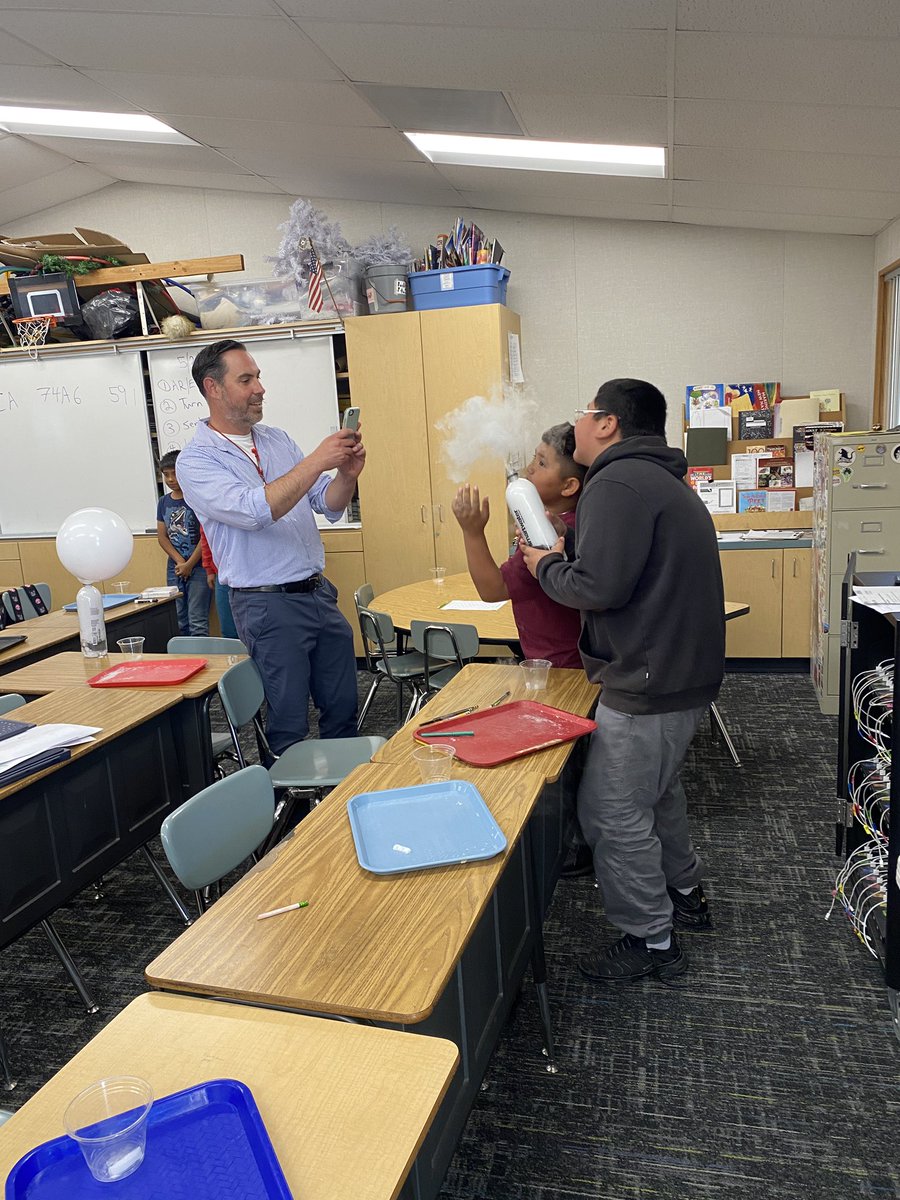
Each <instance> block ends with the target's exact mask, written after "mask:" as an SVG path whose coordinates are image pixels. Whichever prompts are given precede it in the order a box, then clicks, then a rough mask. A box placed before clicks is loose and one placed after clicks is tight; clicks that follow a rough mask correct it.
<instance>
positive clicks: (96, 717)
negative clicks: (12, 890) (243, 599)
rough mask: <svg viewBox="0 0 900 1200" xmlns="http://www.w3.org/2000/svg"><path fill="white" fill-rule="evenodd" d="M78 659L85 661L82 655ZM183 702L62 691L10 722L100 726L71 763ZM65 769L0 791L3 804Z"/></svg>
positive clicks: (170, 696)
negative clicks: (13, 796)
mask: <svg viewBox="0 0 900 1200" xmlns="http://www.w3.org/2000/svg"><path fill="white" fill-rule="evenodd" d="M78 657H79V658H81V655H80V654H79V655H78ZM13 690H14V689H13ZM180 699H181V696H180V695H179V693H178V692H177V691H174V690H173V691H172V692H169V693H167V692H165V691H163V690H162V689H161V688H129V689H127V690H125V689H123V688H107V689H101V688H87V687H80V688H61V689H58V690H56V691H54V692H53V694H52V695H49V696H41V697H40V698H39V699H38V700H32V701H31V703H30V704H25V705H23V707H21V708H17V709H14V710H13V711H12V712H11V713H9V714H7V715H8V718H9V720H12V721H31V722H32V723H33V724H35V725H94V726H99V727H100V730H101V732H100V733H97V734H95V735H94V737H95V740H94V741H93V742H88V743H87V744H86V745H83V746H73V747H72V752H71V758H70V759H69V760H68V761H71V760H72V759H76V758H81V756H82V755H84V754H90V753H91V751H93V750H96V749H97V748H98V747H99V746H102V745H103V744H104V743H105V742H108V741H110V740H111V739H112V738H115V737H119V736H120V735H121V734H123V733H127V732H128V730H129V729H134V728H135V726H137V725H140V724H141V722H142V721H147V720H149V719H150V718H151V717H155V716H156V715H157V714H158V713H161V712H165V710H166V709H167V708H171V707H172V706H173V705H174V704H177V703H178V701H179V700H180ZM65 766H66V763H64V762H63V763H57V765H56V766H53V767H47V768H46V770H44V771H35V773H34V774H33V775H29V776H28V778H27V779H20V780H19V782H18V783H11V784H9V785H8V786H7V787H4V788H0V801H2V800H4V799H5V798H6V797H7V796H11V795H12V794H13V793H14V792H18V791H21V789H22V788H23V787H28V786H30V785H31V784H32V783H34V782H35V780H37V779H43V778H44V776H45V775H49V774H51V773H52V772H53V771H58V770H60V769H61V768H62V767H65Z"/></svg>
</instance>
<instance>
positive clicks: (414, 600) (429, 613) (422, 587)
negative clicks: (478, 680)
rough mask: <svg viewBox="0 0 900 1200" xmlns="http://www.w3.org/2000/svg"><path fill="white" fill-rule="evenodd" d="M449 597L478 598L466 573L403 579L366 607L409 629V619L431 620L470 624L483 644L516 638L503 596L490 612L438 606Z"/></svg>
mask: <svg viewBox="0 0 900 1200" xmlns="http://www.w3.org/2000/svg"><path fill="white" fill-rule="evenodd" d="M450 600H478V592H477V591H476V590H475V584H474V583H473V582H472V580H471V579H470V578H469V576H468V574H466V573H463V574H461V575H448V576H447V578H446V579H445V581H444V582H443V583H442V584H436V583H432V582H431V580H428V581H426V582H424V583H407V584H405V585H404V586H403V587H398V588H393V589H392V590H391V591H389V592H382V593H381V595H380V596H376V597H375V599H374V600H373V601H372V603H371V605H370V607H371V608H374V609H375V610H376V612H385V613H387V614H388V616H389V617H390V618H391V620H392V621H393V622H394V624H395V625H396V627H397V628H398V629H400V630H407V631H408V630H409V626H410V622H411V621H433V622H434V624H435V625H446V624H447V622H448V621H449V622H450V623H451V624H456V625H474V626H475V628H476V629H477V630H478V638H479V641H482V642H484V643H485V644H486V645H506V644H508V643H509V642H517V641H518V640H519V631H518V630H517V629H516V623H515V621H514V620H513V614H512V604H511V603H510V601H509V600H507V601H506V602H505V603H504V605H503V607H502V608H498V609H495V610H494V611H492V612H485V611H483V610H482V611H477V610H476V611H473V612H455V611H454V610H453V609H450V611H449V612H448V611H447V610H446V609H443V608H441V605H442V604H446V603H447V602H448V601H450Z"/></svg>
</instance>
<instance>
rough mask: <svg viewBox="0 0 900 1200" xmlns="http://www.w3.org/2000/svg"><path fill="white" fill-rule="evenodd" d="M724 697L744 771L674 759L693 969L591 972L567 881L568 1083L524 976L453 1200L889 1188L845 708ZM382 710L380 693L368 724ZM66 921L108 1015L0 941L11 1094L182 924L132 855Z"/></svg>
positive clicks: (716, 760) (882, 1078) (22, 1091)
mask: <svg viewBox="0 0 900 1200" xmlns="http://www.w3.org/2000/svg"><path fill="white" fill-rule="evenodd" d="M365 682H366V681H365V679H363V678H361V688H362V687H364V686H365ZM383 690H384V691H385V693H386V692H387V689H383ZM720 708H721V710H722V713H723V716H724V718H725V721H726V724H727V725H728V728H729V729H730V731H731V733H732V736H733V737H734V739H735V742H736V744H737V747H738V750H739V752H740V754H741V757H742V759H743V763H744V765H743V767H742V768H741V769H740V770H738V769H736V768H735V767H734V766H733V765H732V764H731V760H730V759H729V757H728V755H727V753H726V751H725V748H724V746H723V744H722V743H721V742H719V741H714V740H713V739H712V738H711V736H710V734H709V732H708V730H707V729H706V728H705V727H704V729H702V730H701V731H700V733H698V735H697V737H696V738H695V741H694V744H693V746H692V748H691V751H690V753H689V756H688V761H687V764H686V769H685V772H684V783H685V787H686V790H687V793H688V798H689V804H690V810H691V813H692V820H693V827H694V833H695V840H696V842H697V844H698V847H699V849H700V850H701V853H702V854H703V856H704V859H705V861H706V884H707V891H708V894H709V896H710V900H711V903H712V905H713V910H714V920H715V928H714V930H713V931H712V932H709V933H705V934H694V935H685V936H684V938H683V944H684V946H685V948H686V950H687V953H688V956H689V959H690V966H691V970H690V973H689V974H688V975H686V976H684V977H683V979H682V980H680V981H679V983H678V986H675V987H666V986H663V985H662V984H659V983H657V982H655V981H654V982H642V983H638V984H634V985H630V986H628V987H625V988H624V989H621V990H619V989H616V990H611V989H607V988H603V987H599V986H597V985H594V984H591V983H589V982H587V981H586V980H583V979H582V978H581V977H580V976H579V974H578V971H577V967H576V962H577V959H578V957H579V955H580V954H582V953H584V952H585V951H587V950H590V949H592V948H594V947H596V946H598V945H601V944H603V943H604V942H605V941H607V940H610V939H611V938H612V937H613V936H614V935H613V932H612V931H611V930H610V929H609V927H608V926H607V925H606V923H605V921H604V917H603V912H602V906H601V902H600V897H599V893H598V891H597V890H596V888H594V886H593V884H592V882H591V881H590V880H588V879H581V880H574V881H571V882H561V883H560V885H559V887H558V888H557V892H556V896H555V898H554V901H553V905H552V908H551V911H550V914H549V918H548V922H547V926H546V935H545V936H546V945H547V953H548V966H549V970H550V980H551V984H550V986H551V997H552V1007H553V1018H554V1021H555V1026H556V1031H557V1039H558V1051H559V1058H560V1065H561V1070H560V1073H559V1074H558V1075H556V1076H549V1075H547V1074H546V1073H545V1072H544V1070H543V1063H542V1059H541V1055H540V1034H539V1019H538V1012H537V1005H536V1003H535V1000H534V997H533V994H532V991H531V988H530V987H529V986H528V984H527V983H526V985H525V987H524V989H523V992H522V994H521V996H520V998H519V1000H518V1002H517V1004H516V1006H515V1008H514V1010H513V1013H512V1016H511V1018H510V1021H509V1022H508V1025H507V1027H506V1029H505V1031H504V1035H503V1037H502V1039H501V1042H500V1045H499V1047H498V1049H497V1052H496V1054H495V1055H494V1059H493V1061H492V1063H491V1067H490V1070H489V1074H488V1078H487V1086H486V1088H485V1090H484V1091H483V1092H482V1093H481V1095H480V1097H479V1099H478V1103H477V1104H476V1107H475V1109H474V1110H473V1112H472V1114H471V1117H470V1119H469V1122H468V1125H467V1127H466V1131H465V1134H464V1136H463V1139H462V1142H461V1144H460V1146H459V1149H458V1152H457V1154H456V1157H455V1159H454V1161H453V1163H452V1164H451V1167H450V1170H449V1172H448V1175H447V1178H446V1180H445V1184H444V1189H443V1192H442V1197H444V1198H445V1200H575V1198H580V1197H602V1198H603V1200H635V1198H640V1200H705V1198H707V1197H716V1198H719V1197H721V1198H722V1200H732V1198H733V1200H738V1198H740V1200H757V1198H759V1200H763V1198H770V1197H776V1198H779V1200H780V1198H781V1197H784V1198H785V1200H787V1198H788V1197H791V1198H792V1200H795V1198H798V1197H799V1198H806V1197H815V1198H816V1200H845V1198H846V1197H873V1198H877V1200H884V1198H885V1197H900V1099H898V1088H897V1080H898V1068H900V1043H898V1042H897V1040H896V1039H895V1036H894V1034H893V1032H892V1029H891V1024H890V1013H889V1009H888V1005H887V999H886V992H885V988H884V984H883V979H882V975H881V971H880V968H879V966H878V964H877V963H876V962H875V961H874V959H872V958H870V957H869V956H868V955H867V954H866V952H865V950H864V949H863V948H862V946H861V945H860V943H859V942H858V941H857V940H856V938H855V937H854V935H853V934H852V932H851V930H850V927H849V925H848V924H847V922H846V920H845V918H844V917H843V916H842V914H841V913H840V912H839V911H838V912H836V913H835V914H834V915H833V916H832V918H831V920H830V921H826V920H825V919H824V918H825V913H826V911H827V909H828V905H829V903H830V890H831V887H832V883H833V879H834V873H835V868H836V860H835V859H834V856H833V820H834V799H833V798H834V793H835V785H834V769H835V766H834V764H835V754H836V724H837V722H836V719H835V718H826V717H822V716H821V715H820V714H819V711H818V708H817V706H816V703H815V700H814V697H813V694H812V689H811V687H810V685H809V682H808V680H807V679H806V677H805V676H803V675H794V674H751V673H743V674H733V675H729V676H728V678H727V680H726V684H725V688H724V689H723V693H722V697H721V701H720ZM393 717H394V714H393V709H392V705H391V702H390V698H389V697H388V696H387V695H385V697H384V699H383V700H380V703H379V706H378V707H377V708H376V710H375V711H374V712H373V714H372V717H371V719H370V720H369V721H368V722H367V726H366V732H385V733H388V732H390V731H391V730H392V728H393V725H392V722H393ZM157 849H158V848H157ZM58 927H59V930H60V932H61V933H62V935H63V937H64V938H65V940H66V942H67V943H68V945H69V948H70V949H71V951H72V952H73V954H75V956H76V957H77V959H78V961H79V963H80V965H81V967H82V969H83V972H84V974H85V975H86V976H87V977H88V978H89V979H90V981H91V984H92V986H93V987H94V988H95V990H96V992H97V993H98V997H99V999H100V1002H101V1005H102V1013H101V1015H100V1016H99V1017H88V1016H86V1015H85V1014H84V1011H83V1009H81V1008H80V1006H79V1001H78V998H77V996H76V995H75V993H74V991H73V990H72V988H71V986H70V985H69V984H68V982H67V980H66V978H65V976H64V975H63V973H62V970H61V968H60V967H59V965H58V963H57V961H56V959H55V958H54V956H53V955H52V953H51V952H50V950H49V948H48V947H47V945H46V943H45V942H44V940H43V937H42V935H41V934H40V933H39V932H32V933H30V934H28V935H27V936H25V937H23V938H21V939H20V940H19V941H18V942H16V943H14V944H13V945H12V946H10V947H8V948H7V949H6V950H4V951H3V953H2V957H0V1024H2V1027H3V1029H4V1030H5V1033H6V1036H7V1041H8V1043H9V1049H10V1053H11V1056H12V1059H13V1062H14V1066H15V1074H16V1077H17V1079H18V1087H17V1088H16V1089H15V1091H13V1092H11V1093H4V1092H2V1091H0V1105H5V1106H6V1107H11V1108H14V1107H16V1106H17V1105H18V1104H20V1103H22V1102H23V1101H24V1100H25V1099H27V1098H28V1096H30V1095H31V1094H32V1093H33V1092H34V1091H35V1090H36V1089H37V1088H38V1087H39V1086H40V1085H41V1084H42V1083H43V1082H44V1081H45V1080H46V1079H47V1078H48V1077H49V1076H50V1075H51V1074H52V1073H53V1072H54V1071H56V1070H57V1069H58V1068H59V1067H60V1066H61V1065H62V1064H63V1063H64V1062H65V1061H66V1060H67V1059H68V1058H69V1057H70V1056H71V1055H72V1054H73V1053H74V1052H75V1051H76V1050H77V1049H78V1048H79V1047H80V1046H81V1045H83V1044H84V1043H85V1042H86V1041H87V1040H88V1039H89V1038H90V1037H91V1036H92V1035H93V1034H94V1033H95V1032H96V1031H97V1029H98V1028H100V1026H101V1025H102V1023H103V1021H105V1020H108V1019H109V1018H110V1017H111V1016H113V1015H114V1014H115V1012H117V1011H118V1010H119V1009H120V1008H121V1007H122V1006H123V1005H124V1004H126V1003H127V1002H128V1001H129V1000H130V999H131V998H132V997H133V996H135V995H137V994H138V993H139V992H141V991H143V990H145V988H144V983H143V977H142V971H143V967H144V965H145V964H146V963H147V962H148V961H149V960H150V959H151V958H152V957H153V956H154V955H155V954H156V953H158V952H159V951H160V950H161V949H162V948H163V947H164V946H165V945H167V944H168V943H169V942H170V941H171V940H172V939H173V938H175V937H177V935H178V933H179V930H180V925H179V922H178V919H177V917H176V915H175V913H174V910H173V909H172V908H171V906H170V905H169V903H168V901H166V900H165V898H164V897H163V896H162V894H161V892H160V890H159V888H158V886H157V885H156V883H155V881H154V880H153V878H152V877H151V876H150V873H149V871H148V869H147V868H146V866H145V865H144V864H143V863H142V862H141V860H140V858H138V857H135V858H132V859H131V860H129V861H128V862H127V863H125V864H124V865H123V866H122V867H121V868H119V869H118V870H116V871H115V872H112V873H111V874H110V875H109V876H108V877H107V879H106V881H105V896H104V898H103V899H101V900H96V901H95V900H93V899H92V898H91V897H90V896H89V895H88V894H86V893H85V894H83V895H82V896H79V897H78V898H77V899H76V901H75V902H74V903H73V904H72V905H71V906H70V907H68V908H66V909H63V910H62V911H61V912H60V914H59V919H58ZM298 1200H302V1197H300V1198H298ZM335 1200H352V1198H349V1197H348V1198H344V1197H340V1198H338V1197H336V1198H335Z"/></svg>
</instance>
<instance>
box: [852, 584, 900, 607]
mask: <svg viewBox="0 0 900 1200" xmlns="http://www.w3.org/2000/svg"><path fill="white" fill-rule="evenodd" d="M852 599H853V603H854V604H862V605H863V606H864V607H865V608H871V609H874V610H875V612H880V613H892V612H900V587H855V588H854V589H853V596H852Z"/></svg>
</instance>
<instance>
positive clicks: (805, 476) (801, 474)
mask: <svg viewBox="0 0 900 1200" xmlns="http://www.w3.org/2000/svg"><path fill="white" fill-rule="evenodd" d="M843 429H844V422H843V421H816V422H814V423H813V424H810V425H795V426H794V483H795V484H796V486H797V487H812V486H813V451H814V450H815V442H816V434H817V433H842V432H843Z"/></svg>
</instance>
